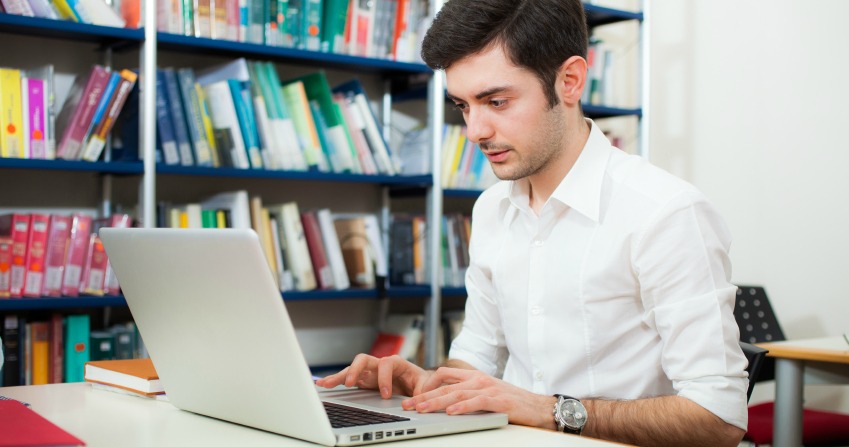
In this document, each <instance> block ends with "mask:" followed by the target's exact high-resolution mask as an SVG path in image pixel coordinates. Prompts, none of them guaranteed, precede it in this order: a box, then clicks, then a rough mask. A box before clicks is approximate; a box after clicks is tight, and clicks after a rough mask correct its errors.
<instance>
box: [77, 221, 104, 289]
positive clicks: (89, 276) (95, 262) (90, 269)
mask: <svg viewBox="0 0 849 447" xmlns="http://www.w3.org/2000/svg"><path fill="white" fill-rule="evenodd" d="M105 277H106V250H105V249H104V248H103V242H101V240H100V237H98V236H97V234H96V233H91V234H90V235H89V241H88V250H87V251H86V260H85V262H84V264H83V272H82V276H81V277H80V289H79V290H80V293H84V294H86V295H94V296H103V283H104V280H105Z"/></svg>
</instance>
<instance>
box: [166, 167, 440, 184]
mask: <svg viewBox="0 0 849 447" xmlns="http://www.w3.org/2000/svg"><path fill="white" fill-rule="evenodd" d="M156 172H157V173H158V174H176V175H190V176H203V177H227V178H254V179H279V180H310V181H318V182H342V183H344V182H347V183H370V184H376V185H385V186H390V185H398V186H414V187H419V188H422V187H427V186H430V185H431V184H433V179H432V178H431V176H429V175H362V174H335V173H329V172H314V171H273V170H266V169H236V168H211V167H210V168H207V167H197V166H177V165H165V164H158V165H157V166H156Z"/></svg>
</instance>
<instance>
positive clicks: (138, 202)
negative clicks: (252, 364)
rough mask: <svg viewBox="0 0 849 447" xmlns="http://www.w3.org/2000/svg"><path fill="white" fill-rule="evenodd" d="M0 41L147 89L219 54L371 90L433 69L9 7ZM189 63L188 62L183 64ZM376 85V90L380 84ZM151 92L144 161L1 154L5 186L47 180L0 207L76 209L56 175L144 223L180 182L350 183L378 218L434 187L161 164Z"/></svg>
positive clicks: (221, 187) (18, 303)
mask: <svg viewBox="0 0 849 447" xmlns="http://www.w3.org/2000/svg"><path fill="white" fill-rule="evenodd" d="M151 5H153V4H151ZM145 14H146V19H147V20H148V23H153V22H154V21H155V16H154V15H153V14H154V11H153V8H152V7H151V8H147V10H146V11H145ZM0 42H4V46H5V45H6V44H7V43H8V42H15V43H17V42H23V45H26V46H30V45H37V46H38V47H39V48H44V51H43V52H40V54H38V55H25V56H19V57H18V58H17V59H13V60H6V61H4V65H6V64H9V65H10V66H15V65H18V66H21V65H20V62H19V60H23V61H25V62H30V61H37V62H39V63H48V62H52V61H53V60H54V58H56V59H62V55H63V54H67V53H77V52H79V53H85V54H87V57H86V61H85V62H82V63H80V64H79V66H71V67H70V68H68V67H62V68H63V69H64V70H65V71H66V72H71V71H75V70H76V72H77V73H81V70H82V65H83V64H92V63H101V64H104V65H111V66H114V67H119V68H124V67H127V68H132V67H138V68H139V69H140V78H139V81H138V85H139V87H140V88H141V89H142V91H155V76H156V71H155V70H156V68H157V66H160V67H161V66H166V64H168V65H171V64H173V65H175V66H193V65H194V66H198V67H203V66H204V65H208V66H209V65H215V64H216V63H218V62H221V61H222V59H224V60H226V59H235V58H239V57H244V58H246V59H248V60H266V61H271V62H273V63H274V64H275V65H276V66H277V67H278V68H280V67H289V66H293V67H297V68H298V69H301V70H307V71H316V70H319V69H324V70H331V71H335V72H345V73H348V74H350V75H352V76H359V75H363V76H368V77H370V78H371V79H373V80H374V81H373V82H372V83H371V84H369V85H367V87H368V89H369V91H370V93H374V91H379V90H380V86H384V85H385V86H388V85H390V84H391V83H392V82H391V81H392V80H395V79H402V78H405V77H408V76H419V77H421V76H429V75H430V74H431V73H432V72H431V70H430V69H429V68H428V67H426V66H425V65H423V64H418V63H408V62H396V61H392V60H385V59H372V58H366V57H357V56H349V55H343V54H333V53H321V52H315V51H306V50H298V49H292V48H282V47H270V46H265V45H259V44H252V43H244V42H233V41H225V40H215V39H208V38H196V37H188V36H182V35H175V34H169V33H163V32H157V31H155V30H154V29H153V28H151V27H149V28H145V29H119V28H111V27H103V26H96V25H86V24H80V23H73V22H67V21H60V20H50V19H41V18H33V17H22V16H16V15H10V14H5V13H0ZM59 42H61V49H58V50H53V49H52V46H53V45H54V44H57V43H59ZM66 49H67V50H66ZM204 58H206V59H204ZM183 60H187V61H188V62H186V63H183ZM66 65H67V64H66ZM374 85H377V86H378V87H377V88H374ZM153 97H154V95H147V97H144V96H143V97H142V100H141V101H140V107H139V115H140V117H141V118H140V119H141V122H140V126H139V129H140V132H139V149H140V153H142V154H144V155H143V157H144V161H131V162H127V161H98V162H83V161H79V162H78V161H67V160H29V159H12V158H0V176H2V177H5V178H6V179H7V180H6V181H5V182H4V181H2V180H0V187H6V186H7V185H6V182H9V183H12V181H11V180H8V179H9V175H11V176H12V177H14V178H15V181H17V182H20V181H24V180H26V181H29V180H30V179H32V181H34V182H38V183H43V184H44V186H43V187H38V188H34V190H33V191H29V192H28V193H27V194H26V195H25V196H24V197H22V198H20V199H16V200H13V201H11V202H8V203H0V210H11V209H15V208H23V209H50V208H53V207H60V208H65V209H72V208H75V207H77V206H79V205H77V204H76V203H73V204H66V203H62V199H61V198H48V197H47V196H48V195H50V193H51V192H50V191H51V189H52V188H55V187H61V186H62V185H60V184H54V185H50V186H48V185H47V182H49V181H50V179H51V178H53V177H52V176H54V175H59V176H60V177H61V179H62V181H63V182H65V181H67V182H68V183H73V184H75V185H76V186H75V187H73V188H71V189H73V190H74V193H75V195H76V196H78V197H83V198H82V199H80V200H79V202H83V205H82V206H83V207H84V208H86V209H87V210H98V214H99V215H102V214H108V213H109V212H110V210H109V208H110V205H111V204H112V203H123V204H125V205H128V206H129V207H133V206H135V209H136V212H135V213H132V214H134V215H135V216H136V217H137V218H138V219H141V220H142V221H143V223H144V225H145V226H152V225H154V224H155V222H156V204H157V201H158V200H159V199H160V198H161V197H165V198H169V197H177V200H180V199H182V197H180V193H179V192H176V193H175V190H177V189H182V187H183V186H188V187H189V189H192V190H193V191H194V192H193V194H210V193H212V192H215V191H226V190H230V189H233V185H243V184H244V185H248V189H257V190H260V191H263V193H262V194H264V193H265V192H266V191H269V190H273V189H275V188H279V189H286V188H287V187H288V186H291V185H294V186H293V189H298V188H300V189H301V190H302V191H303V190H305V189H312V188H313V187H317V188H318V189H320V190H321V191H322V193H321V194H325V195H327V191H333V190H335V191H342V192H345V191H348V190H352V189H353V190H354V191H355V193H358V192H361V191H370V192H368V193H367V194H368V195H371V196H372V197H369V201H368V203H374V204H376V205H377V206H376V207H375V208H371V209H366V210H363V211H367V212H371V213H374V214H378V215H379V216H380V215H384V216H388V206H389V204H388V201H387V200H385V198H386V197H388V193H387V191H388V190H391V189H394V188H414V189H419V190H424V191H427V190H430V189H431V188H432V186H433V179H432V177H431V176H430V175H415V176H404V175H356V174H334V173H320V172H296V171H272V170H241V169H234V168H207V167H195V166H190V167H187V166H173V165H166V164H161V163H160V164H157V163H154V162H153V160H155V156H154V154H155V146H156V127H155V124H154V123H155V110H154V109H155V103H154V102H153V101H152V99H155V98H153ZM372 99H374V98H372ZM382 99H383V102H384V105H386V104H390V105H391V101H392V97H391V95H390V94H389V92H388V91H384V92H383V98H382ZM57 106H58V105H57ZM57 111H58V110H57ZM384 124H387V123H384ZM311 194H312V193H307V194H306V195H305V196H304V198H303V202H304V203H309V201H310V200H311V198H312V197H311ZM196 198H199V197H196ZM299 201H300V200H299ZM4 202H5V200H4ZM429 203H431V202H429ZM369 206H370V205H369ZM429 212H431V211H429ZM432 213H433V214H434V215H438V214H439V213H438V212H432ZM430 294H431V288H430V287H428V286H400V287H391V288H389V289H386V288H383V287H378V288H375V289H347V290H316V291H308V292H301V291H289V292H286V293H285V294H284V297H285V298H284V299H285V300H286V301H287V302H292V303H300V304H298V305H299V306H301V305H311V302H315V301H319V302H333V301H334V300H345V301H356V300H367V301H372V302H376V301H379V300H384V299H386V298H387V297H388V296H391V297H392V298H393V299H405V298H415V299H422V298H425V299H426V298H427V297H428V296H430ZM110 308H117V309H116V313H121V312H126V301H125V300H124V298H123V297H122V296H103V297H92V296H80V297H61V298H52V297H40V298H17V299H0V315H4V314H6V315H8V314H14V313H23V314H27V313H32V314H33V315H36V314H37V315H43V314H44V312H52V311H56V312H59V313H62V312H71V311H81V310H82V311H85V310H98V309H100V310H101V311H103V310H105V311H106V312H107V314H108V312H109V309H110Z"/></svg>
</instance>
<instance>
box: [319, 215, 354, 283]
mask: <svg viewBox="0 0 849 447" xmlns="http://www.w3.org/2000/svg"><path fill="white" fill-rule="evenodd" d="M316 217H317V218H318V224H319V227H321V239H322V241H324V249H325V253H326V254H327V262H328V263H329V264H330V269H331V271H332V272H333V285H334V286H335V287H336V289H337V290H343V289H347V288H348V287H351V281H350V280H349V279H348V271H347V270H346V269H345V259H344V258H343V257H342V246H341V245H340V244H339V235H338V234H336V226H334V225H333V215H332V214H331V213H330V210H329V209H327V208H322V209H320V210H318V211H316Z"/></svg>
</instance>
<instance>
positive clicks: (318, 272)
mask: <svg viewBox="0 0 849 447" xmlns="http://www.w3.org/2000/svg"><path fill="white" fill-rule="evenodd" d="M301 225H303V227H304V236H305V237H306V239H307V249H308V250H309V254H310V261H312V269H313V273H315V280H316V284H317V287H318V288H319V289H333V288H334V284H333V270H332V269H331V267H330V263H329V262H328V261H327V250H326V249H325V248H324V241H323V240H322V237H321V227H320V226H319V223H318V217H316V214H315V212H314V211H305V212H303V213H301Z"/></svg>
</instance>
